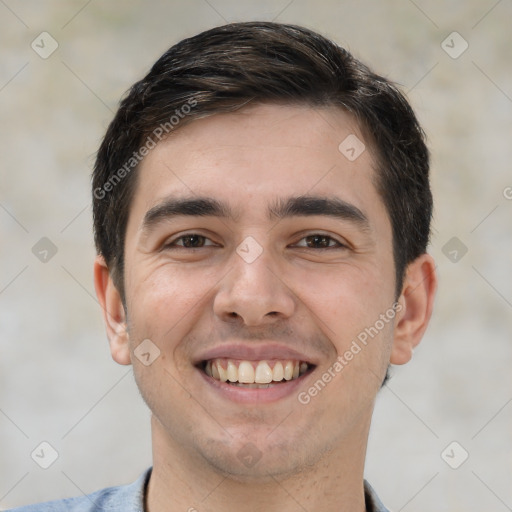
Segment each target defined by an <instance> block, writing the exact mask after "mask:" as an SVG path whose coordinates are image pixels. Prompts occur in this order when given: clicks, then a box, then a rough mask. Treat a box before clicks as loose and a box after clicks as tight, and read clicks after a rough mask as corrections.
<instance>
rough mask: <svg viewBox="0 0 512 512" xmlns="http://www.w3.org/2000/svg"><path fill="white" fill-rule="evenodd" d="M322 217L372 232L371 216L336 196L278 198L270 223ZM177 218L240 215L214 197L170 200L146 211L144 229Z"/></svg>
mask: <svg viewBox="0 0 512 512" xmlns="http://www.w3.org/2000/svg"><path fill="white" fill-rule="evenodd" d="M313 215H321V216H326V217H334V218H337V219H341V220H346V221H350V222H352V223H354V224H356V225H357V226H358V227H359V228H361V229H362V230H364V231H367V230H369V229H370V222H369V220H368V217H367V216H366V215H365V214H364V213H363V212H362V211H361V210H360V209H359V208H357V207H356V206H354V205H353V204H351V203H348V202H346V201H344V200H342V199H340V198H337V197H319V196H296V197H289V198H286V199H283V198H279V199H277V200H275V201H274V202H273V203H271V204H270V205H269V208H268V218H269V220H274V219H279V220H280V219H284V218H290V217H300V216H302V217H304V216H313ZM178 216H191V217H220V218H225V219H231V220H236V219H237V218H238V217H239V213H238V212H236V211H234V210H233V209H232V208H231V207H230V206H229V205H228V204H226V203H223V202H221V201H218V200H217V199H213V198H211V197H179V198H176V197H168V198H166V199H165V200H164V201H162V202H161V203H160V204H158V205H156V206H154V207H153V208H151V209H150V210H148V211H147V212H146V214H145V215H144V220H143V222H142V230H143V231H150V230H151V228H153V227H154V226H155V225H156V224H158V223H159V222H161V221H163V220H168V219H171V218H173V217H178Z"/></svg>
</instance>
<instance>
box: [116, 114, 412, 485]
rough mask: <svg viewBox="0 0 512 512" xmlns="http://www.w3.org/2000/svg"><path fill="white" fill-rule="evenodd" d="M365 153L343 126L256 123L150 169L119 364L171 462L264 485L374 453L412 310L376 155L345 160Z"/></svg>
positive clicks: (173, 142)
mask: <svg viewBox="0 0 512 512" xmlns="http://www.w3.org/2000/svg"><path fill="white" fill-rule="evenodd" d="M354 135H356V136H357V137H358V138H359V139H360V141H364V139H363V136H362V135H361V133H360V131H359V129H358V127H357V124H356V123H355V122H354V121H353V120H352V119H351V118H350V117H349V115H348V114H346V113H344V112H342V111H340V110H337V109H334V108H329V109H322V110H318V109H316V110H314V109H311V108H308V107H297V106H277V105H259V106H252V107H249V108H245V109H244V110H241V111H239V112H236V113H229V114H221V115H215V116H212V117H209V118H205V119H201V120H197V121H193V122H191V123H190V124H188V125H186V126H184V127H182V128H180V129H179V130H177V131H176V132H175V133H174V134H173V135H172V137H170V138H168V139H167V140H165V141H163V142H161V143H159V144H158V145H157V146H156V148H155V149H153V150H152V151H151V152H150V153H149V154H148V156H147V157H146V158H145V160H144V161H143V162H142V164H141V167H140V170H139V172H140V174H139V177H138V184H137V189H136V193H135V196H134V199H133V203H132V205H131V211H130V216H129V221H128V226H127V233H126V245H125V291H126V314H127V317H126V318H122V314H121V313H119V315H120V318H119V322H120V323H122V322H123V321H124V320H126V321H127V327H128V328H127V334H126V335H118V336H117V337H116V341H115V342H113V343H112V346H113V350H112V353H113V355H114V358H115V359H116V360H117V361H118V362H121V363H130V362H131V363H132V364H133V366H134V373H135V377H136V380H137V383H138V386H139V388H140V391H141V393H142V395H143V397H144V399H145V401H146V402H147V404H148V405H149V407H150V409H151V411H152V413H153V418H154V422H153V428H154V432H153V435H154V436H156V437H157V438H158V439H157V440H156V441H157V442H159V443H160V444H162V445H165V446H166V449H168V450H169V451H170V452H171V453H176V454H178V453H186V454H188V455H189V456H190V457H192V458H196V463H197V464H201V465H202V466H208V467H211V468H215V470H216V471H219V472H221V473H224V474H227V475H231V476H233V477H236V478H264V477H266V476H268V475H273V476H277V475H286V474H291V473H293V472H294V471H297V470H298V469H300V468H303V467H304V466H305V464H316V463H319V461H320V460H321V459H322V458H323V457H324V456H325V455H326V454H327V453H333V451H334V452H335V451H336V450H342V449H343V450H345V452H346V450H350V449H354V448H353V447H354V446H357V447H359V448H358V449H361V446H363V445H365V442H366V436H367V433H368V428H369V423H370V418H371V413H372V410H373V403H374V399H375V396H376V394H377V391H378V389H379V388H380V385H381V383H382V380H383V378H384V375H385V371H386V368H387V366H388V364H389V362H390V357H392V351H393V346H394V344H395V343H396V339H395V338H396V332H395V331H396V325H397V323H398V322H399V321H400V318H401V315H402V313H401V312H400V311H401V310H402V309H404V308H403V306H404V300H403V299H404V298H403V297H401V298H400V299H399V305H398V306H396V305H395V308H394V309H393V304H395V298H396V297H395V268H394V262H393V252H392V232H391V225H390V221H389V217H388V214H387V212H386V209H385V207H384V204H383V202H382V200H381V198H380V196H379V195H378V193H377V191H376V189H375V186H374V183H373V181H374V178H375V162H374V160H373V158H372V155H371V153H370V150H369V148H368V145H367V146H366V147H367V149H366V150H365V151H363V152H362V154H360V156H359V157H358V158H356V159H355V160H354V159H353V158H350V159H349V158H347V156H346V155H349V156H353V155H352V153H351V152H350V150H349V152H348V153H347V152H345V153H343V152H341V151H340V149H339V146H340V143H342V142H343V141H344V140H345V139H346V138H347V137H348V136H354ZM349 140H350V139H349ZM342 147H343V146H342ZM116 300H117V301H118V303H116V304H117V306H116V307H117V308H118V309H121V307H120V301H119V300H118V299H115V298H114V299H112V301H111V305H112V303H114V302H115V301H116ZM111 308H112V306H111ZM114 309H115V308H114ZM114 316H115V315H114ZM111 340H112V337H111ZM144 340H149V341H144ZM143 341H144V345H141V346H140V347H139V345H140V344H141V343H142V342H143ZM141 352H142V357H141ZM148 354H149V355H148ZM139 358H140V359H139ZM153 359H154V360H153ZM154 442H155V440H154ZM254 461H257V462H256V463H255V462H254Z"/></svg>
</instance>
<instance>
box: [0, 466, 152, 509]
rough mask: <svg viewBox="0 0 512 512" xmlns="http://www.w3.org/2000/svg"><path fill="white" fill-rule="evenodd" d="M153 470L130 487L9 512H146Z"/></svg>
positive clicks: (144, 474) (110, 489)
mask: <svg viewBox="0 0 512 512" xmlns="http://www.w3.org/2000/svg"><path fill="white" fill-rule="evenodd" d="M151 469H152V468H149V469H147V470H146V471H145V472H144V473H143V474H142V475H141V476H140V477H139V478H138V479H137V480H136V481H135V482H133V483H132V484H129V485H121V486H118V487H107V488H105V489H102V490H100V491H96V492H93V493H92V494H88V495H86V496H80V497H76V498H66V499H63V500H57V501H48V502H46V503H38V504H35V505H27V506H24V507H18V508H14V509H11V510H10V511H7V512H106V511H108V512H116V511H119V512H144V495H145V490H146V486H147V483H148V481H149V477H150V475H151Z"/></svg>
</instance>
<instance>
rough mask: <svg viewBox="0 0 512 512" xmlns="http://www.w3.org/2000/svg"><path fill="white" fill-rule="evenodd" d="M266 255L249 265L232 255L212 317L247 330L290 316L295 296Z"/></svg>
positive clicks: (215, 300)
mask: <svg viewBox="0 0 512 512" xmlns="http://www.w3.org/2000/svg"><path fill="white" fill-rule="evenodd" d="M265 253H266V251H263V253H262V254H261V255H260V256H259V257H258V258H257V259H256V260H254V261H251V262H248V261H245V260H244V259H243V258H242V257H241V256H240V255H239V254H237V253H234V254H233V257H232V265H231V271H230V272H228V273H227V274H226V275H225V277H224V279H223V281H222V282H221V283H220V288H219V291H218V292H217V295H216V296H215V299H214V306H213V307H214V313H215V315H216V316H217V317H219V318H220V319H221V320H223V321H233V319H241V320H242V321H243V323H244V324H245V325H246V326H258V325H265V324H269V323H273V322H275V321H276V320H283V319H286V318H290V317H291V316H292V315H293V312H294V311H295V307H296V299H295V297H294V294H293V292H292V291H291V289H290V288H289V287H288V286H287V285H286V284H285V283H284V281H283V280H282V278H281V276H280V275H279V270H278V269H277V268H275V265H273V264H272V261H271V260H270V258H269V257H267V256H266V254H265Z"/></svg>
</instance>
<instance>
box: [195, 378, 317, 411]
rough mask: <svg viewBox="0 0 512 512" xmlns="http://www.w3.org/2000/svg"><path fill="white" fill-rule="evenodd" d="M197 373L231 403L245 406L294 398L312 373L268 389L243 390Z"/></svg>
mask: <svg viewBox="0 0 512 512" xmlns="http://www.w3.org/2000/svg"><path fill="white" fill-rule="evenodd" d="M197 371H198V372H199V373H200V374H201V376H202V378H203V379H204V380H205V382H206V383H207V384H208V385H209V386H211V387H212V389H213V390H214V391H216V392H218V393H220V394H221V395H222V396H223V397H224V398H227V399H228V400H232V401H233V402H239V403H246V404H255V403H268V402H275V401H277V400H281V399H283V398H286V397H289V396H290V395H295V396H296V395H297V394H298V389H299V388H300V387H302V385H303V384H304V381H305V379H306V378H307V377H309V375H310V374H311V373H312V372H311V371H310V372H307V373H305V374H304V375H301V376H300V377H298V378H297V379H293V380H289V381H286V382H281V383H279V384H275V385H273V386H271V387H269V388H244V387H241V386H232V385H231V384H227V383H226V382H222V381H220V380H216V379H214V378H213V377H210V376H208V375H206V373H205V372H203V371H202V370H200V369H198V370H197Z"/></svg>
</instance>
